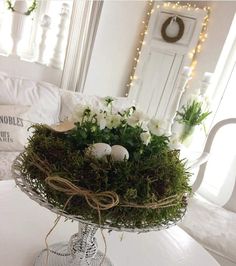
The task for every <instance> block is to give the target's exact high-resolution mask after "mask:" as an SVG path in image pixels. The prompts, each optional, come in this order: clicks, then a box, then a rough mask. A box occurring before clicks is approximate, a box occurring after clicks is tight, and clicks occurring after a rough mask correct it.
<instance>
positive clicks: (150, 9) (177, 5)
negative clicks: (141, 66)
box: [125, 0, 211, 97]
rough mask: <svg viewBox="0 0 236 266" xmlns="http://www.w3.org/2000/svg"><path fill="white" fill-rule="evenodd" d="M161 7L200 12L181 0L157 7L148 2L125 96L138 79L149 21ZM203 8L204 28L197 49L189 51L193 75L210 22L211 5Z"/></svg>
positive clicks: (151, 0)
mask: <svg viewBox="0 0 236 266" xmlns="http://www.w3.org/2000/svg"><path fill="white" fill-rule="evenodd" d="M161 7H164V8H166V9H174V10H176V9H179V10H181V11H182V10H184V11H185V12H186V11H191V12H192V11H195V12H199V10H200V9H199V8H198V7H197V6H196V4H194V5H191V4H190V3H186V4H185V5H182V4H181V5H180V2H176V3H171V2H165V3H163V4H162V5H156V8H154V1H153V0H150V1H149V2H148V5H147V10H146V16H145V18H144V19H143V20H142V30H141V33H140V36H141V37H140V40H139V46H138V47H137V48H136V54H135V56H134V61H133V62H134V63H133V67H132V70H131V73H130V77H129V82H128V83H127V84H126V87H127V93H126V94H125V96H126V97H127V96H128V95H129V91H130V89H131V87H132V86H133V85H134V84H135V82H134V81H135V80H137V79H138V77H137V75H135V72H136V68H137V64H138V62H139V58H140V55H141V49H142V46H144V45H145V44H146V41H145V38H147V35H148V31H147V29H148V23H149V19H150V17H151V14H153V13H154V12H155V10H158V9H160V8H161ZM203 10H204V11H205V12H206V16H205V17H204V21H203V23H202V30H201V33H200V35H199V39H198V42H197V45H196V49H193V50H192V51H191V52H189V53H188V56H189V58H190V59H191V68H192V76H194V75H195V73H193V70H194V69H195V67H196V65H197V60H196V57H197V54H198V53H200V52H201V50H202V44H203V43H204V42H205V40H206V38H207V29H208V22H209V16H210V11H211V9H210V7H204V8H203Z"/></svg>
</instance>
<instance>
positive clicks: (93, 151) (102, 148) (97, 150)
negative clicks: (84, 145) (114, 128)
mask: <svg viewBox="0 0 236 266" xmlns="http://www.w3.org/2000/svg"><path fill="white" fill-rule="evenodd" d="M88 154H89V155H90V156H93V157H95V158H97V159H101V158H103V157H104V156H106V155H110V154H111V146H110V145H108V144H106V143H95V144H93V145H91V146H89V148H88Z"/></svg>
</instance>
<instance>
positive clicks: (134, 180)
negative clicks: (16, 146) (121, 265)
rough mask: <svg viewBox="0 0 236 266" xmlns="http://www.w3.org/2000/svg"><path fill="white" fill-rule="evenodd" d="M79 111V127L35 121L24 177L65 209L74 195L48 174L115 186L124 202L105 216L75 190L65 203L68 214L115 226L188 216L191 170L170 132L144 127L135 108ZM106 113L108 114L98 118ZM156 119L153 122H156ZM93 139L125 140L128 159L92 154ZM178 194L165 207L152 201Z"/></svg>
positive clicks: (86, 184)
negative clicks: (54, 127)
mask: <svg viewBox="0 0 236 266" xmlns="http://www.w3.org/2000/svg"><path fill="white" fill-rule="evenodd" d="M106 103H107V106H108V107H109V105H111V101H110V102H109V101H107V102H106ZM108 110H109V111H108ZM111 114H112V117H111ZM76 115H77V122H76V121H75V127H74V128H73V129H71V130H68V131H66V132H57V131H55V130H52V129H50V128H49V127H47V126H45V125H34V126H33V128H34V134H33V135H32V136H31V137H30V139H29V144H28V146H27V147H26V149H25V151H24V152H23V153H22V154H21V156H20V158H19V165H18V166H19V169H20V172H21V174H22V178H24V179H25V181H26V182H27V183H28V184H29V185H30V186H31V188H32V189H33V190H34V191H35V192H37V193H38V194H39V195H40V196H41V197H42V198H44V199H46V200H47V201H48V202H49V203H51V204H53V205H54V206H55V207H57V208H60V209H63V208H64V207H65V204H66V202H67V200H68V198H69V196H68V194H66V193H63V192H61V191H58V190H55V189H53V188H52V187H51V186H50V185H49V184H48V183H47V182H45V180H46V178H47V175H50V176H54V175H56V176H60V177H63V178H64V179H66V180H69V181H70V182H71V183H73V184H74V185H76V186H78V187H80V188H84V189H88V190H89V191H93V192H95V193H99V192H103V191H112V192H115V193H116V194H117V195H118V197H119V203H118V204H117V205H116V206H114V207H112V208H109V209H107V210H101V212H100V213H101V218H100V220H99V217H98V210H96V209H94V208H91V207H90V206H89V205H88V203H87V202H86V200H85V198H84V197H81V196H79V195H74V196H73V197H72V198H71V199H70V200H69V202H68V204H67V205H66V208H65V211H66V212H67V213H69V214H72V215H79V216H81V217H83V219H85V220H88V221H91V222H94V223H101V224H104V225H109V226H112V227H127V228H148V227H156V226H166V225H168V224H169V223H170V222H175V221H177V220H179V219H180V218H181V217H182V216H183V213H184V210H185V207H186V195H187V194H188V193H189V192H190V191H191V189H190V187H189V185H188V178H189V176H190V173H189V172H188V171H187V169H186V166H185V161H183V160H180V159H179V151H178V150H173V149H171V148H170V147H169V138H168V137H167V136H165V135H164V134H153V133H152V131H153V130H150V131H149V130H148V127H146V128H145V127H144V124H145V123H146V122H144V120H142V119H141V120H138V121H137V120H135V119H134V118H137V115H138V112H136V111H135V109H134V108H130V109H128V110H126V111H124V112H122V113H116V114H115V115H114V114H113V113H112V108H110V109H109V108H108V109H107V110H106V111H104V110H99V111H96V112H95V111H94V110H92V109H91V108H87V107H86V108H83V109H81V110H80V111H79V112H78V110H77V113H76ZM101 115H102V118H105V120H101V119H100V118H99V117H101ZM118 117H119V121H118V120H117V119H116V118H118ZM111 118H112V119H111ZM101 121H102V122H101ZM104 121H106V124H104ZM108 121H109V123H108ZM112 121H113V122H112ZM115 121H116V122H115ZM117 121H118V122H117ZM153 123H154V122H153V121H152V126H150V127H149V128H153ZM146 125H150V121H149V122H147V123H146ZM156 128H158V126H157V124H156ZM159 129H160V128H159ZM153 132H154V131H153ZM155 133H157V132H155ZM145 134H146V135H145ZM144 136H146V137H145V138H144ZM93 143H107V144H109V145H111V146H112V145H117V144H118V145H122V146H123V147H125V148H126V149H127V150H128V152H129V159H127V158H124V160H119V161H116V160H113V158H112V157H111V156H110V155H107V156H105V157H104V158H96V157H94V156H91V155H89V154H88V153H87V151H88V149H87V148H88V147H89V146H91V144H93ZM34 158H37V160H36V161H37V163H35V162H36V161H35V159H34ZM173 196H174V201H171V202H170V203H171V204H167V206H165V207H156V208H152V207H148V206H151V205H149V204H155V203H158V202H161V201H163V200H165V199H168V198H170V197H173ZM125 205H126V206H125ZM132 205H134V206H135V205H136V206H138V207H134V206H132Z"/></svg>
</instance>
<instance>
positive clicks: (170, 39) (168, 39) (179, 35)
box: [161, 16, 184, 43]
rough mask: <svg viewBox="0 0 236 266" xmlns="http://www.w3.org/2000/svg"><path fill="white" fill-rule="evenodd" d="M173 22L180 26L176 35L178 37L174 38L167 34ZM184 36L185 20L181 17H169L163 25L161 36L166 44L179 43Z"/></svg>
mask: <svg viewBox="0 0 236 266" xmlns="http://www.w3.org/2000/svg"><path fill="white" fill-rule="evenodd" d="M172 22H176V23H177V24H178V26H179V31H178V33H177V34H176V36H174V37H171V36H168V35H167V33H166V29H167V27H168V26H169V25H170V23H172ZM183 34H184V22H183V20H182V19H181V18H180V17H177V16H172V17H169V18H168V19H167V20H165V22H164V23H163V24H162V27H161V36H162V38H163V39H164V40H165V41H166V42H169V43H173V42H177V41H178V40H180V39H181V38H182V36H183Z"/></svg>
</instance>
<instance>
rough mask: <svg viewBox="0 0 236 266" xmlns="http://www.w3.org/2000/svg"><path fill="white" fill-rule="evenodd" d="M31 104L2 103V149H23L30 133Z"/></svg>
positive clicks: (0, 107) (0, 133)
mask: <svg viewBox="0 0 236 266" xmlns="http://www.w3.org/2000/svg"><path fill="white" fill-rule="evenodd" d="M29 109H30V107H29V106H21V105H0V151H22V150H23V149H24V146H25V145H26V143H27V138H28V137H29V135H30V132H29V131H28V128H29V127H30V125H31V124H32V123H31V122H30V121H29V120H28V115H27V114H28V111H29Z"/></svg>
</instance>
